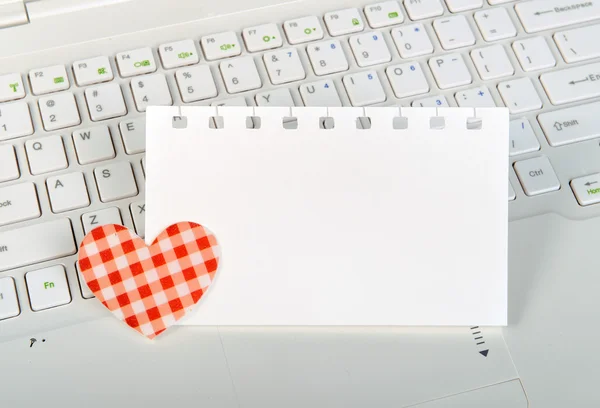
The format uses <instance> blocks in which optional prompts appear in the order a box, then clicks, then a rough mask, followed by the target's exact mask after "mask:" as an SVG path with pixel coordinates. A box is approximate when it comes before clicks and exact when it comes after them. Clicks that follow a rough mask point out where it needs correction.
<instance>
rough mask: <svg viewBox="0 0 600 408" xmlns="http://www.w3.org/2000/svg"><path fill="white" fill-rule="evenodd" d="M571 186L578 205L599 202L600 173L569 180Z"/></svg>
mask: <svg viewBox="0 0 600 408" xmlns="http://www.w3.org/2000/svg"><path fill="white" fill-rule="evenodd" d="M571 188H572V189H573V193H575V197H576V198H577V202H579V205H582V206H584V205H591V204H598V203H600V173H597V174H591V175H589V176H585V177H579V178H576V179H573V180H571Z"/></svg>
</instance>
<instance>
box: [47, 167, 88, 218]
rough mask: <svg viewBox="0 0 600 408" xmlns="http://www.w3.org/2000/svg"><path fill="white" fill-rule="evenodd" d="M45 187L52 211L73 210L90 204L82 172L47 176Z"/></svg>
mask: <svg viewBox="0 0 600 408" xmlns="http://www.w3.org/2000/svg"><path fill="white" fill-rule="evenodd" d="M46 187H47V189H48V195H49V197H50V205H51V207H52V212H55V213H59V212H63V211H70V210H75V209H77V208H83V207H87V206H88V205H90V197H89V195H88V191H87V185H86V183H85V178H84V177H83V173H79V172H76V173H67V174H61V175H59V176H54V177H49V178H48V179H47V180H46Z"/></svg>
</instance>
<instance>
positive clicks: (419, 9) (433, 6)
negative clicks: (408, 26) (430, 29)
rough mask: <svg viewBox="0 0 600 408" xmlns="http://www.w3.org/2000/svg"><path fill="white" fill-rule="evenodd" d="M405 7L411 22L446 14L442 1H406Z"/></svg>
mask: <svg viewBox="0 0 600 408" xmlns="http://www.w3.org/2000/svg"><path fill="white" fill-rule="evenodd" d="M404 7H405V8H406V12H407V13H408V16H409V17H410V19H411V20H422V19H424V18H430V17H437V16H441V15H442V14H444V8H443V7H442V3H440V0H416V1H414V0H411V1H405V2H404Z"/></svg>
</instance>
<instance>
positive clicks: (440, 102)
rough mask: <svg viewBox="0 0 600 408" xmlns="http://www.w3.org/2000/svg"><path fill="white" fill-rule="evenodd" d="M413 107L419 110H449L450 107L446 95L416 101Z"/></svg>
mask: <svg viewBox="0 0 600 408" xmlns="http://www.w3.org/2000/svg"><path fill="white" fill-rule="evenodd" d="M411 106H414V107H419V108H447V107H449V106H450V105H449V104H448V100H446V97H445V96H444V95H436V96H429V97H427V98H423V99H418V100H416V101H414V102H413V103H412V104H411Z"/></svg>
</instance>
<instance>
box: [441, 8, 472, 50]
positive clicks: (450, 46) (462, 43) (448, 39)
mask: <svg viewBox="0 0 600 408" xmlns="http://www.w3.org/2000/svg"><path fill="white" fill-rule="evenodd" d="M433 28H434V29H435V32H436V33H437V36H438V38H439V39H440V43H441V44H442V47H444V49H445V50H454V49H456V48H462V47H468V46H469V45H473V44H475V35H473V31H472V30H471V27H469V23H468V22H467V19H466V17H465V16H463V15H459V16H453V17H446V18H440V19H437V20H435V21H434V22H433Z"/></svg>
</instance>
